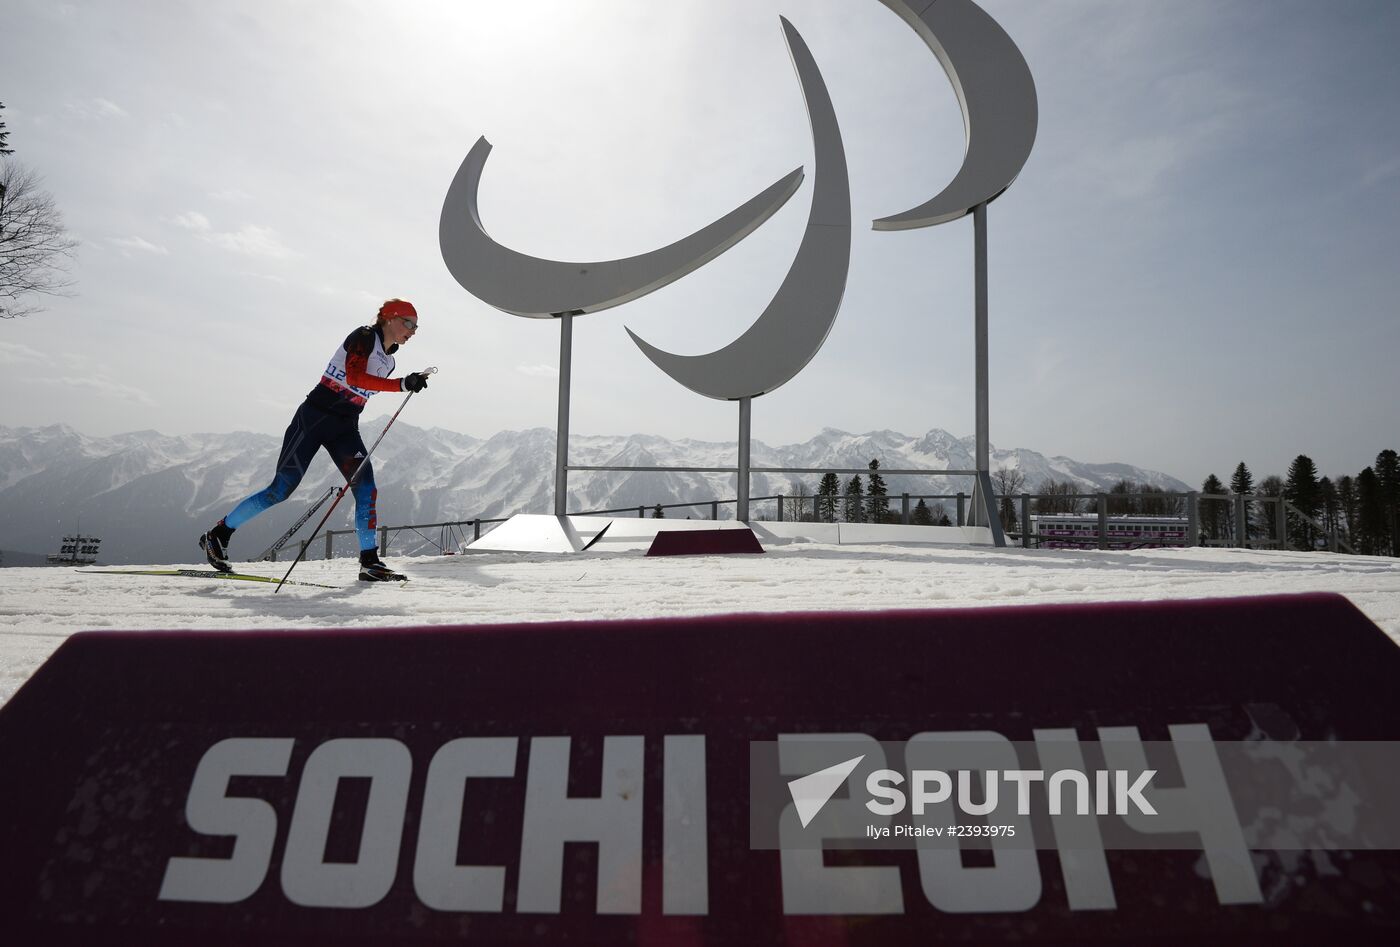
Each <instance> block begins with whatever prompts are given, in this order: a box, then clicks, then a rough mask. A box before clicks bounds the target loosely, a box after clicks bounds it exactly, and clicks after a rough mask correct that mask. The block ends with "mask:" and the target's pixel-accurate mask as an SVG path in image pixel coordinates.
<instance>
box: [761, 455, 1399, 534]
mask: <svg viewBox="0 0 1400 947" xmlns="http://www.w3.org/2000/svg"><path fill="white" fill-rule="evenodd" d="M992 483H993V489H994V490H995V492H996V494H997V495H998V496H1000V497H1001V503H1000V506H1001V510H1000V512H1001V519H1002V525H1003V527H1004V528H1006V529H1008V530H1011V531H1013V532H1014V531H1018V530H1019V529H1020V503H1019V501H1018V499H1017V498H1018V497H1019V495H1020V494H1021V493H1022V492H1024V490H1023V488H1024V486H1025V477H1024V475H1023V474H1022V473H1021V472H1020V471H1018V470H1015V469H1010V468H1003V469H1000V470H996V471H994V472H993V474H992ZM1200 492H1201V494H1202V495H1203V496H1216V497H1219V496H1229V497H1232V498H1233V497H1235V496H1248V497H1252V498H1255V499H1250V500H1248V501H1246V502H1245V504H1244V506H1245V510H1244V514H1245V515H1244V528H1245V530H1246V536H1245V538H1246V539H1261V540H1265V539H1266V540H1271V541H1275V540H1277V539H1278V537H1276V536H1275V535H1274V533H1275V524H1276V522H1277V512H1276V510H1277V508H1276V505H1275V503H1273V502H1269V501H1268V499H1265V498H1282V499H1283V500H1287V501H1288V502H1289V503H1291V504H1292V505H1293V507H1295V508H1296V509H1297V510H1298V511H1300V512H1302V513H1303V514H1304V516H1298V515H1296V514H1294V513H1292V512H1290V513H1289V515H1288V517H1287V536H1285V537H1284V538H1283V539H1284V542H1283V545H1284V546H1286V547H1287V548H1292V549H1304V550H1309V549H1319V548H1325V547H1326V545H1327V536H1328V535H1329V534H1332V533H1335V534H1336V535H1337V536H1338V537H1340V538H1341V539H1342V541H1343V542H1346V543H1347V544H1348V545H1350V546H1351V547H1353V548H1354V549H1355V550H1356V551H1357V552H1359V553H1361V554H1363V555H1375V556H1400V455H1397V454H1396V452H1395V451H1394V450H1383V451H1381V452H1380V453H1379V454H1377V455H1376V462H1375V464H1373V465H1372V466H1370V467H1367V468H1366V469H1365V470H1362V471H1361V472H1360V473H1359V474H1357V475H1356V476H1354V477H1353V476H1350V475H1347V476H1343V477H1339V478H1337V479H1336V480H1333V479H1332V478H1330V477H1325V476H1321V477H1320V476H1318V472H1317V465H1316V464H1314V463H1313V461H1312V458H1310V457H1308V456H1307V455H1306V454H1299V455H1298V456H1297V457H1295V458H1294V460H1293V463H1292V464H1290V465H1289V467H1288V475H1287V476H1286V477H1279V476H1277V475H1270V476H1267V477H1264V478H1263V479H1262V480H1259V481H1257V482H1256V481H1255V478H1254V475H1253V473H1251V471H1250V469H1249V466H1248V465H1247V464H1246V463H1245V462H1244V461H1240V463H1239V465H1238V466H1236V467H1235V471H1234V473H1233V474H1232V475H1231V477H1230V482H1229V484H1228V485H1226V484H1225V483H1224V482H1223V481H1221V479H1220V478H1219V477H1217V476H1216V475H1215V474H1211V475H1210V476H1208V477H1206V479H1205V481H1204V482H1203V483H1202V484H1201V490H1200ZM1085 493H1086V491H1085V490H1084V489H1083V487H1081V486H1080V485H1078V484H1075V483H1073V482H1071V481H1068V480H1064V481H1061V480H1056V479H1054V478H1053V477H1052V478H1047V479H1046V480H1044V481H1042V482H1041V483H1040V485H1039V486H1038V487H1037V488H1036V490H1035V491H1034V494H1033V497H1034V498H1033V500H1032V507H1031V508H1032V510H1033V511H1034V512H1036V513H1080V514H1082V513H1090V512H1094V511H1095V510H1096V504H1095V501H1094V500H1092V499H1081V498H1080V496H1081V495H1083V494H1085ZM1106 493H1107V505H1108V514H1109V515H1110V516H1185V515H1186V512H1187V511H1186V502H1187V501H1186V499H1185V498H1183V497H1180V496H1172V495H1171V494H1170V492H1169V491H1167V490H1165V489H1163V488H1161V487H1157V486H1153V485H1151V484H1142V483H1135V482H1133V481H1131V480H1120V481H1118V482H1117V483H1115V484H1113V486H1111V487H1110V488H1109V489H1108V490H1107V491H1106ZM814 501H815V502H814ZM784 502H785V503H786V504H787V508H786V509H785V510H784V518H785V519H789V520H799V521H811V520H813V519H815V520H816V521H817V522H820V523H838V522H839V523H898V522H900V520H901V513H900V511H896V510H891V509H890V499H889V491H888V488H887V487H886V485H885V481H884V478H883V477H881V476H880V462H879V460H871V461H870V464H869V473H868V474H867V475H866V477H865V479H864V480H862V478H861V475H860V474H855V475H853V476H852V477H851V478H850V479H849V480H847V481H846V482H845V484H844V485H843V484H842V482H841V479H840V478H839V477H837V475H836V474H834V473H827V474H825V475H824V476H823V477H822V479H821V482H820V484H819V485H818V487H817V492H816V495H815V498H814V497H813V496H812V495H811V494H809V493H808V492H807V488H806V485H805V484H803V483H802V482H800V481H793V483H792V490H791V493H790V494H789V495H788V497H787V498H786V499H785V501H784ZM1197 515H1198V523H1199V526H1200V539H1202V540H1216V541H1223V542H1235V541H1237V537H1236V535H1235V533H1236V532H1237V530H1238V517H1237V515H1236V505H1235V502H1234V501H1233V499H1232V500H1229V501H1226V500H1219V499H1216V500H1207V499H1201V500H1200V502H1199V506H1198V510H1197ZM910 520H911V522H913V523H914V524H916V525H920V526H950V525H952V520H951V518H950V517H949V515H948V510H947V509H946V507H945V506H944V505H943V504H942V503H935V504H934V505H933V506H932V507H930V506H929V505H928V504H927V503H925V502H924V501H923V500H922V499H920V500H919V502H918V505H917V506H915V507H914V509H913V510H912V511H911V516H910ZM1312 521H1315V522H1312Z"/></svg>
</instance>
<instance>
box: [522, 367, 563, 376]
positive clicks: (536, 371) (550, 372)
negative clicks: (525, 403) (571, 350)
mask: <svg viewBox="0 0 1400 947" xmlns="http://www.w3.org/2000/svg"><path fill="white" fill-rule="evenodd" d="M515 370H516V371H518V372H519V373H520V374H522V375H529V376H530V377H531V378H558V377H559V368H558V367H557V366H555V365H517V366H515Z"/></svg>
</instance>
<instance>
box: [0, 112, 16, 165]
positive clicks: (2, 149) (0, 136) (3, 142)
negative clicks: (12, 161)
mask: <svg viewBox="0 0 1400 947" xmlns="http://www.w3.org/2000/svg"><path fill="white" fill-rule="evenodd" d="M4 107H5V103H4V102H0V109H3V108H4ZM9 138H10V133H9V132H7V131H5V123H4V122H0V155H12V154H14V153H15V150H14V149H13V148H11V147H9V145H8V144H7V142H8V141H9Z"/></svg>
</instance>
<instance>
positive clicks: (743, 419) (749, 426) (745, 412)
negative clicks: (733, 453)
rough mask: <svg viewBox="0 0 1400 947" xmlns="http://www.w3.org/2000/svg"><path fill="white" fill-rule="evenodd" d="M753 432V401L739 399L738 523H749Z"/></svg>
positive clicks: (750, 399)
mask: <svg viewBox="0 0 1400 947" xmlns="http://www.w3.org/2000/svg"><path fill="white" fill-rule="evenodd" d="M752 432H753V399H752V398H740V399H739V491H738V494H737V496H738V497H739V502H738V504H737V505H738V512H737V513H736V514H735V515H736V516H737V517H738V520H739V522H741V523H747V522H748V521H749V473H750V464H749V440H750V435H751V434H752Z"/></svg>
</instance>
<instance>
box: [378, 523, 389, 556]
mask: <svg viewBox="0 0 1400 947" xmlns="http://www.w3.org/2000/svg"><path fill="white" fill-rule="evenodd" d="M379 554H380V555H381V556H387V555H389V527H387V526H381V527H379Z"/></svg>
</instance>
